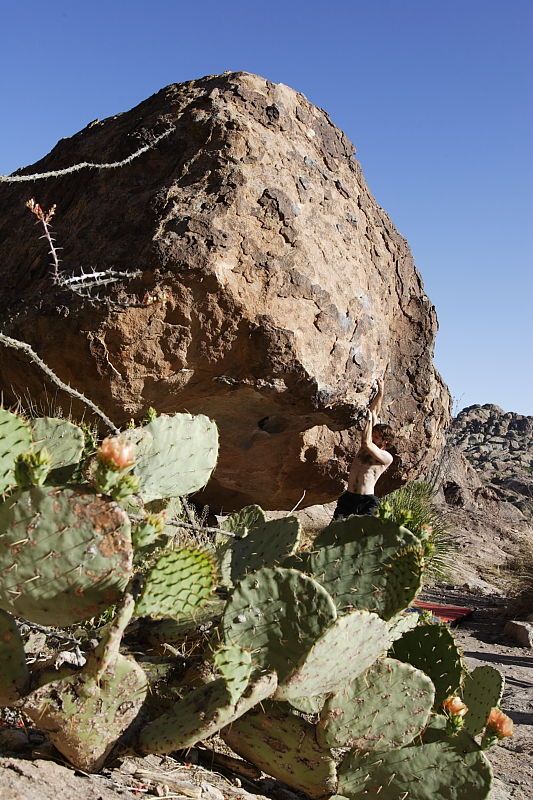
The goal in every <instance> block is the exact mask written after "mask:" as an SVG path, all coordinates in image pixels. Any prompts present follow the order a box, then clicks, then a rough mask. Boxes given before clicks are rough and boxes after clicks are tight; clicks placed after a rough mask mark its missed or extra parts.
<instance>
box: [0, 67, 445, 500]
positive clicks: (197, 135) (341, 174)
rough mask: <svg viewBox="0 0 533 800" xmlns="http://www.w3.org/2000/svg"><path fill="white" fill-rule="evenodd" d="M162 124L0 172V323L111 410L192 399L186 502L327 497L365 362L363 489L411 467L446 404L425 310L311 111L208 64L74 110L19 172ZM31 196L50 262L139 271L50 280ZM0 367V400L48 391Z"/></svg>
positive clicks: (414, 470) (336, 145) (338, 478)
mask: <svg viewBox="0 0 533 800" xmlns="http://www.w3.org/2000/svg"><path fill="white" fill-rule="evenodd" d="M169 129H170V130H171V132H170V134H169V135H168V136H166V137H165V138H163V139H161V140H160V141H159V142H158V143H157V144H156V145H155V146H153V147H151V148H148V150H147V151H146V152H144V153H143V154H142V155H139V156H138V157H136V158H134V159H132V160H131V161H130V162H129V163H127V164H126V165H124V166H121V167H120V168H116V169H105V170H104V169H84V170H81V171H77V172H74V173H71V174H68V175H64V176H59V177H52V178H50V179H49V180H46V181H44V180H41V181H35V182H30V183H15V184H12V183H11V184H10V183H3V184H2V183H0V276H1V277H2V290H1V297H0V311H1V313H2V318H3V319H4V320H5V326H4V332H6V333H9V334H11V335H13V336H17V337H18V338H21V339H24V340H26V341H28V342H30V344H32V345H33V346H34V348H35V349H36V350H37V352H38V353H39V354H40V355H41V356H42V357H43V358H44V359H45V360H46V361H47V362H48V363H49V364H50V366H51V367H52V368H53V369H54V370H55V371H56V372H57V373H58V374H59V375H60V377H61V378H62V379H63V380H65V381H67V382H70V383H71V384H72V385H73V386H75V387H76V388H77V389H79V390H81V391H83V392H85V393H86V394H87V395H89V396H90V397H91V399H93V400H95V401H96V402H97V403H98V404H99V405H100V406H101V407H103V408H104V409H105V410H106V411H107V413H108V414H109V415H110V416H111V417H112V418H114V420H115V421H116V422H117V423H118V424H124V423H125V422H126V421H127V420H128V419H129V418H130V417H136V418H139V417H140V416H142V415H143V413H144V412H145V410H146V409H147V408H148V407H149V406H154V407H155V408H156V409H158V410H159V411H161V412H170V411H179V410H183V409H187V410H188V411H191V412H200V411H201V412H203V413H205V414H209V415H210V416H212V417H213V418H214V419H215V420H216V421H217V423H218V425H219V428H220V434H221V436H220V438H221V444H222V449H221V454H220V461H219V465H218V467H217V470H216V472H215V477H214V479H213V480H212V481H211V483H210V485H209V487H208V488H207V490H206V492H205V493H204V497H203V499H205V500H206V501H208V502H209V503H210V504H212V505H213V507H215V508H220V507H223V508H224V510H229V509H231V508H235V507H240V506H242V505H244V504H246V503H249V502H252V501H254V502H259V503H261V504H262V505H263V506H264V507H265V508H271V509H275V508H278V509H283V508H285V509H286V508H290V507H291V506H292V505H294V504H295V503H296V502H297V501H298V500H299V499H300V497H301V495H302V492H303V490H304V489H305V490H306V495H305V498H304V500H303V501H302V505H304V506H306V505H311V504H314V503H318V502H326V501H329V500H331V499H333V498H334V497H335V496H336V495H338V493H339V492H340V491H341V490H342V488H343V483H342V479H343V477H344V476H345V474H346V469H347V466H348V459H349V456H350V453H351V451H352V450H353V448H354V447H356V446H357V443H358V437H359V434H358V432H357V431H358V429H360V427H361V425H360V424H359V423H360V421H361V418H362V415H363V410H364V408H365V407H366V406H367V404H368V401H369V399H370V397H371V396H372V392H373V385H374V382H375V379H376V378H377V377H378V376H380V375H382V374H383V373H384V371H385V370H386V396H385V406H384V414H383V421H384V422H387V423H389V424H390V425H392V427H393V429H394V431H395V433H396V436H397V440H396V445H395V449H396V452H397V458H396V460H395V468H394V469H391V470H389V472H388V473H387V474H386V476H385V480H384V482H383V484H382V485H381V491H382V492H384V491H387V490H390V489H391V488H393V487H394V486H397V485H399V484H400V483H401V482H403V481H404V480H406V479H409V478H414V477H416V476H417V475H419V474H420V473H421V472H422V471H423V470H424V469H425V468H426V467H427V466H428V464H430V463H431V462H432V461H433V459H434V458H435V457H436V455H437V454H438V453H439V451H440V449H441V445H442V431H443V428H444V427H445V425H446V424H447V422H448V418H449V395H448V391H447V389H446V387H445V386H444V385H443V383H442V381H441V379H440V377H439V376H438V374H437V373H436V372H435V369H434V366H433V363H432V354H433V343H434V336H435V332H436V329H437V321H436V315H435V310H434V308H433V306H432V305H431V303H430V302H429V300H428V298H427V297H426V295H425V293H424V290H423V286H422V282H421V279H420V276H419V274H418V272H417V270H416V268H415V267H414V265H413V261H412V257H411V254H410V251H409V248H408V245H407V243H406V241H405V240H404V239H403V238H402V237H401V236H400V235H399V234H398V232H397V231H396V230H395V228H394V226H393V224H392V222H391V221H390V219H389V217H388V216H387V214H386V213H385V212H384V211H383V210H382V209H381V208H380V207H379V206H378V205H377V203H376V201H375V200H374V198H373V197H372V195H371V194H370V193H369V190H368V188H367V186H366V184H365V181H364V179H363V176H362V173H361V169H360V166H359V164H358V163H357V161H356V160H355V159H354V157H353V147H352V145H351V144H350V142H349V141H348V140H347V139H346V137H345V136H344V134H343V133H342V132H341V131H339V130H338V129H337V128H336V127H335V126H334V125H333V124H332V123H331V121H330V120H329V118H328V116H327V114H326V113H325V112H324V111H322V110H320V109H318V108H316V107H315V106H313V105H312V104H311V103H309V101H308V100H306V98H305V97H303V96H302V95H301V94H298V93H297V92H295V91H293V90H292V89H289V88H288V87H286V86H284V85H276V84H273V83H270V82H269V81H266V80H264V79H263V78H260V77H257V76H255V75H250V74H247V73H231V74H229V73H228V74H224V75H222V76H214V77H208V78H204V79H201V80H198V81H191V82H189V83H184V84H176V85H171V86H169V87H167V88H166V89H163V90H161V91H160V92H158V93H157V94H156V95H154V96H153V97H151V98H149V99H148V100H146V101H145V102H143V103H141V104H140V105H139V106H137V107H136V108H134V109H132V110H131V111H129V112H127V113H124V114H120V115H118V116H116V117H112V118H109V119H107V120H104V121H102V122H100V121H95V122H93V123H91V124H90V125H89V126H88V127H87V128H85V129H84V130H83V131H81V132H80V133H78V134H76V135H75V136H73V137H71V138H69V139H66V140H62V141H60V142H59V143H58V145H57V146H56V147H55V148H54V149H53V150H52V152H51V153H50V154H49V155H48V156H46V157H45V158H44V159H42V160H41V161H40V162H38V163H37V164H35V165H33V166H32V167H31V168H27V169H25V170H22V171H21V172H20V173H19V174H31V173H35V172H43V171H46V170H59V169H61V168H65V167H68V166H70V165H72V164H76V163H78V162H81V161H88V162H118V161H121V160H122V159H125V158H126V157H127V156H128V155H129V154H131V153H133V152H134V151H136V150H137V149H138V148H139V146H140V145H141V144H143V143H148V144H150V142H152V141H153V140H154V137H155V136H156V135H158V134H161V133H163V132H164V131H166V130H169ZM32 196H33V197H35V199H36V200H37V201H38V202H39V203H40V204H41V205H42V206H43V207H44V208H47V207H49V206H50V205H52V204H53V203H57V205H58V210H57V217H56V219H55V220H54V224H55V231H56V235H57V240H58V244H61V246H62V247H63V251H62V253H63V259H64V260H63V263H62V265H61V268H62V270H63V272H64V274H65V275H73V274H79V273H80V270H81V269H82V268H83V269H85V270H87V269H89V268H93V269H96V270H106V269H109V268H111V267H113V268H115V269H121V270H126V271H128V272H133V271H135V270H140V271H141V277H140V278H137V279H135V280H134V281H129V282H128V281H126V282H124V283H123V284H122V285H121V286H119V287H117V286H116V285H113V286H110V287H105V288H104V289H102V290H101V291H100V296H101V297H104V299H103V300H100V301H97V302H93V301H90V300H88V299H83V298H79V297H77V296H73V295H72V294H71V293H70V292H67V291H66V290H65V289H64V288H61V287H58V286H57V285H55V284H54V283H53V280H52V277H51V269H50V266H49V259H48V256H47V253H46V250H47V248H46V246H43V242H41V241H39V239H38V235H39V233H40V231H38V230H35V229H34V228H33V227H32V219H31V217H30V214H29V212H28V211H27V210H26V209H25V208H24V202H25V201H26V200H27V199H28V198H29V197H32ZM104 292H105V296H104ZM111 300H114V301H117V300H118V301H120V302H121V303H125V304H126V306H128V307H124V306H122V305H117V303H116V302H115V303H111V302H110V301H111ZM0 369H1V373H2V378H1V384H2V389H3V391H4V397H5V398H6V399H8V400H9V399H10V398H11V397H12V395H13V394H16V393H18V394H20V395H24V394H26V393H28V392H29V394H30V395H31V397H32V399H33V400H34V401H36V402H37V403H39V400H43V401H44V398H45V396H46V395H45V392H47V396H48V397H49V396H50V385H49V384H48V385H47V386H46V387H45V382H46V379H45V378H44V377H43V375H42V374H40V373H39V371H38V370H36V368H34V367H31V366H30V365H29V364H28V361H27V358H26V357H25V356H23V355H22V354H18V353H15V352H14V351H10V350H6V349H2V350H1V351H0ZM53 393H54V390H52V394H53ZM57 402H59V403H61V404H62V405H63V406H68V405H70V402H71V401H70V400H69V399H66V398H65V397H64V396H61V395H59V396H58V397H57ZM75 410H76V411H79V408H78V407H75ZM354 425H355V429H353V430H349V429H350V427H351V426H354Z"/></svg>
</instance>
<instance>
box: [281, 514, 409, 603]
mask: <svg viewBox="0 0 533 800" xmlns="http://www.w3.org/2000/svg"><path fill="white" fill-rule="evenodd" d="M289 564H290V565H291V566H295V567H299V568H300V569H302V571H304V572H306V573H307V574H310V575H313V577H314V578H315V579H316V580H317V581H318V582H319V583H320V584H321V585H322V586H324V588H325V589H327V591H328V592H329V593H330V595H331V596H332V597H333V599H334V600H335V603H336V605H337V609H338V610H339V612H341V613H345V612H346V611H347V610H349V609H351V608H360V609H366V610H368V611H375V612H376V613H378V614H379V615H380V616H381V617H383V618H385V619H389V618H390V617H393V616H394V615H395V614H396V613H397V612H399V611H401V610H402V609H404V608H406V606H408V605H409V604H410V603H411V602H412V600H413V599H414V598H415V597H416V595H417V593H418V591H419V589H420V586H421V581H422V569H423V558H422V548H421V546H420V543H419V542H418V540H417V539H416V537H415V536H413V534H412V533H411V532H410V531H408V530H407V529H406V528H401V527H400V526H399V525H396V524H395V523H393V522H382V521H381V520H379V519H377V518H375V517H358V516H353V517H348V518H347V519H344V520H337V521H336V522H334V523H332V524H331V525H329V526H328V527H327V528H326V529H325V530H324V531H322V533H321V534H320V535H319V536H318V537H317V539H316V541H315V544H314V549H313V550H312V551H311V552H309V553H302V554H301V555H300V556H297V557H295V558H293V559H291V560H289V561H288V562H287V565H289Z"/></svg>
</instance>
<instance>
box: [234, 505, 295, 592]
mask: <svg viewBox="0 0 533 800" xmlns="http://www.w3.org/2000/svg"><path fill="white" fill-rule="evenodd" d="M252 508H253V506H252ZM300 529H301V526H300V521H299V520H298V519H297V517H283V518H282V519H272V520H270V521H269V522H264V523H261V524H259V525H257V526H256V527H254V528H252V529H251V530H249V531H248V533H246V534H245V535H243V536H242V538H239V539H233V540H232V541H231V542H229V544H228V545H227V549H225V550H224V553H223V557H222V559H221V570H222V574H223V578H224V583H225V584H226V585H229V586H231V585H233V584H235V583H238V581H240V580H241V579H242V578H244V576H245V575H246V573H247V572H254V571H255V570H257V569H260V568H261V567H271V566H274V565H275V564H277V563H279V562H280V561H283V559H284V558H286V557H287V556H290V555H291V554H292V553H294V551H295V550H296V548H297V547H298V542H299V540H300Z"/></svg>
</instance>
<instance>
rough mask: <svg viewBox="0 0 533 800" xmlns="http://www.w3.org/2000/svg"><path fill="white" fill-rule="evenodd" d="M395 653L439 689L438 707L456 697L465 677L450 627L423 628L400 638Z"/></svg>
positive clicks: (436, 695)
mask: <svg viewBox="0 0 533 800" xmlns="http://www.w3.org/2000/svg"><path fill="white" fill-rule="evenodd" d="M391 654H392V655H393V656H394V658H397V659H399V660H400V661H406V662H408V663H409V664H412V666H413V667H416V668H417V669H420V670H422V672H425V673H426V675H428V676H429V677H430V678H431V680H432V681H433V685H434V686H435V708H437V709H439V708H440V707H441V705H442V703H443V702H444V700H446V698H447V697H449V695H451V694H454V693H455V692H456V691H457V689H458V688H459V686H460V684H461V679H462V677H463V671H464V668H463V662H462V659H461V653H460V651H459V649H458V647H457V645H456V644H455V641H454V638H453V636H452V634H451V633H450V631H449V629H448V628H447V627H446V625H419V626H418V627H416V628H414V629H413V630H411V631H407V633H404V635H403V636H402V637H401V639H398V640H397V641H396V642H395V643H394V646H393V648H392V651H391Z"/></svg>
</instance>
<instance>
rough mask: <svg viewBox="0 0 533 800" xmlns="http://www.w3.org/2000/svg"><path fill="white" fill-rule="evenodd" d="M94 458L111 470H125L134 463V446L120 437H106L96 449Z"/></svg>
mask: <svg viewBox="0 0 533 800" xmlns="http://www.w3.org/2000/svg"><path fill="white" fill-rule="evenodd" d="M96 456H97V458H98V460H99V461H101V462H103V463H104V464H107V465H108V466H109V467H111V469H126V468H127V467H131V466H132V465H133V464H134V463H135V446H134V445H133V444H131V442H127V441H126V440H125V439H123V438H122V436H108V437H107V438H106V439H104V441H103V442H102V444H101V445H100V447H99V448H98V450H97V452H96Z"/></svg>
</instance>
